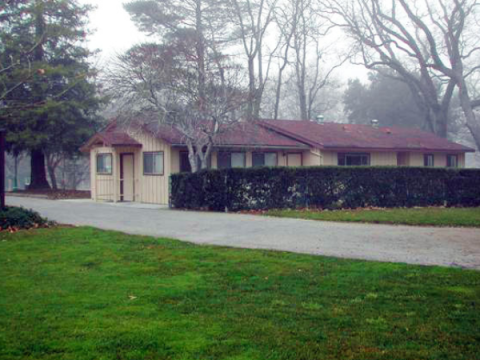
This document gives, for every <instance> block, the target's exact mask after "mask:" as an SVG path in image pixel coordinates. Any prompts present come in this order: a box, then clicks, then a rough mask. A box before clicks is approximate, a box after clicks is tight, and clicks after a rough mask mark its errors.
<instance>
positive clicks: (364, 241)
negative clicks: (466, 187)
mask: <svg viewBox="0 0 480 360" xmlns="http://www.w3.org/2000/svg"><path fill="white" fill-rule="evenodd" d="M7 204H9V205H15V206H24V207H27V208H32V209H34V210H36V211H38V212H40V213H41V214H42V215H44V216H47V217H48V218H49V219H51V220H55V221H57V222H60V223H64V224H72V225H90V226H95V227H98V228H101V229H109V230H119V231H123V232H126V233H130V234H142V235H153V236H163V237H170V238H174V239H180V240H186V241H190V242H193V243H197V244H213V245H226V246H234V247H242V248H252V249H274V250H284V251H292V252H298V253H306V254H316V255H327V256H336V257H344V258H354V259H366V260H378V261H392V262H405V263H410V264H424V265H442V266H459V267H465V268H471V269H478V270H480V229H453V228H420V227H408V226H389V225H367V224H346V223H332V222H318V221H309V220H297V219H277V218H267V217H260V216H250V215H237V214H219V213H201V212H185V211H172V210H168V209H161V208H159V207H155V206H140V207H138V206H131V205H130V206H114V205H110V204H101V203H93V202H91V201H51V200H43V199H32V198H17V197H7Z"/></svg>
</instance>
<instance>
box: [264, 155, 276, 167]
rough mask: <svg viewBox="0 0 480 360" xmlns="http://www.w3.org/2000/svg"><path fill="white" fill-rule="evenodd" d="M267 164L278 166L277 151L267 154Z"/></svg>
mask: <svg viewBox="0 0 480 360" xmlns="http://www.w3.org/2000/svg"><path fill="white" fill-rule="evenodd" d="M265 166H277V153H266V154H265Z"/></svg>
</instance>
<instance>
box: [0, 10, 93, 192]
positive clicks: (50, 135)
mask: <svg viewBox="0 0 480 360" xmlns="http://www.w3.org/2000/svg"><path fill="white" fill-rule="evenodd" d="M90 10H91V7H90V6H81V5H79V4H78V2H77V1H76V0H29V1H17V2H12V3H10V5H9V6H6V7H4V8H2V9H1V10H0V44H1V45H0V61H1V62H2V69H7V70H5V71H2V72H1V73H0V84H1V85H0V86H2V88H1V89H0V91H1V92H2V93H3V94H5V93H6V92H7V95H6V96H4V98H3V99H1V100H2V102H3V106H2V107H1V108H0V118H1V119H2V122H3V123H5V126H6V129H7V142H8V146H9V149H10V150H13V151H19V150H24V151H29V152H30V155H31V174H32V175H31V182H30V187H31V188H34V189H39V188H49V184H48V181H47V176H46V171H45V154H46V153H52V152H63V153H67V154H72V153H74V152H76V151H77V149H78V148H79V147H80V145H81V144H82V143H83V142H84V141H85V140H86V138H88V137H89V136H90V135H91V134H92V133H93V132H94V131H95V127H96V125H97V123H98V118H97V115H96V113H97V111H98V109H99V106H100V103H101V101H100V99H99V98H98V97H97V96H96V85H95V83H93V82H92V79H93V77H94V76H95V72H94V70H93V69H92V68H91V66H90V64H89V62H88V60H89V57H90V56H91V55H92V54H91V52H90V51H89V50H87V48H86V44H85V38H86V35H87V33H86V30H85V26H86V18H87V14H88V12H89V11H90Z"/></svg>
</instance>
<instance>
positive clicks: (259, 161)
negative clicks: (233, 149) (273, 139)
mask: <svg viewBox="0 0 480 360" xmlns="http://www.w3.org/2000/svg"><path fill="white" fill-rule="evenodd" d="M252 162H253V167H260V166H277V164H278V163H277V153H274V152H270V153H253V154H252Z"/></svg>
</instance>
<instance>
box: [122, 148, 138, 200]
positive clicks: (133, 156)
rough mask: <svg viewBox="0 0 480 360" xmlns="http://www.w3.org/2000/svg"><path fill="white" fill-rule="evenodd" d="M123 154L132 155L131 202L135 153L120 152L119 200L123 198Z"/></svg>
mask: <svg viewBox="0 0 480 360" xmlns="http://www.w3.org/2000/svg"><path fill="white" fill-rule="evenodd" d="M124 156H131V157H132V167H133V169H132V176H133V200H132V201H133V202H135V153H133V152H129V153H121V154H120V201H124V200H123V190H124V189H123V187H124V181H125V180H124V178H123V157H124Z"/></svg>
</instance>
